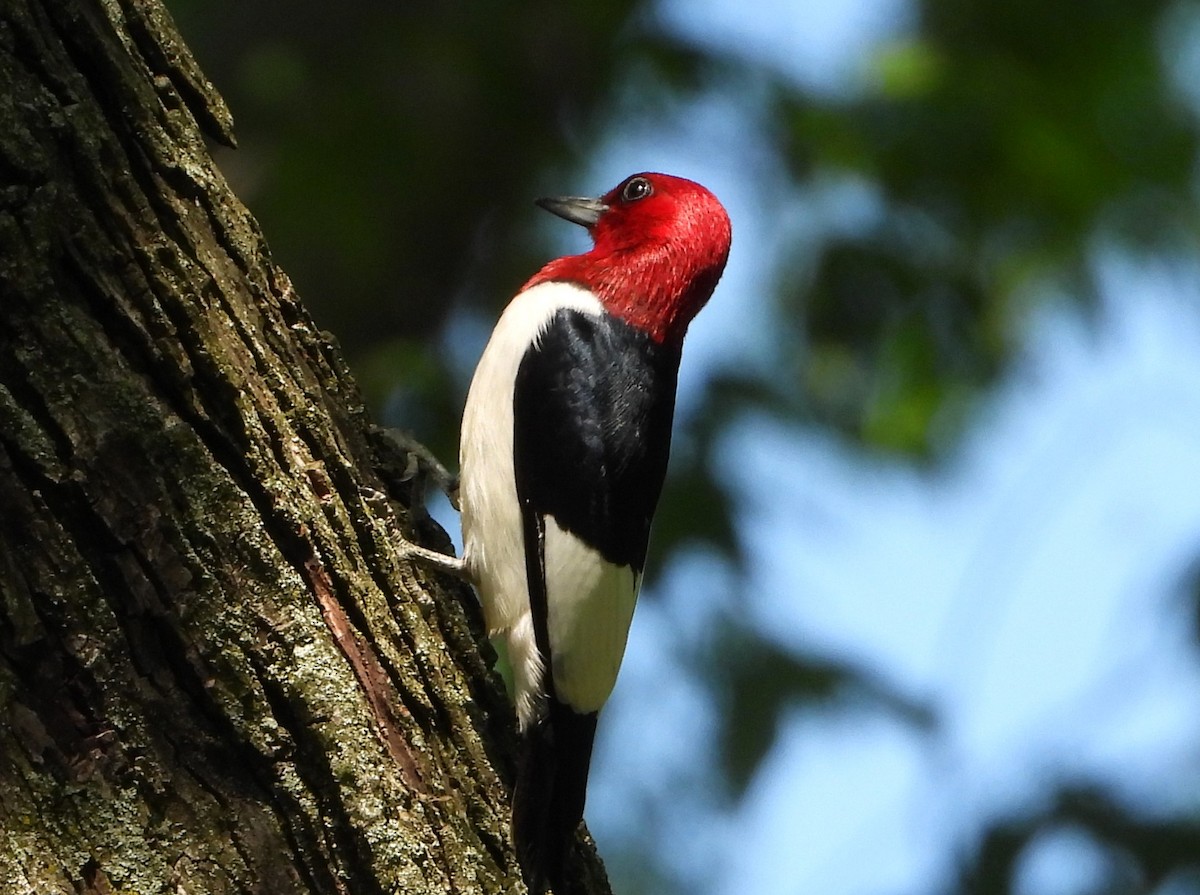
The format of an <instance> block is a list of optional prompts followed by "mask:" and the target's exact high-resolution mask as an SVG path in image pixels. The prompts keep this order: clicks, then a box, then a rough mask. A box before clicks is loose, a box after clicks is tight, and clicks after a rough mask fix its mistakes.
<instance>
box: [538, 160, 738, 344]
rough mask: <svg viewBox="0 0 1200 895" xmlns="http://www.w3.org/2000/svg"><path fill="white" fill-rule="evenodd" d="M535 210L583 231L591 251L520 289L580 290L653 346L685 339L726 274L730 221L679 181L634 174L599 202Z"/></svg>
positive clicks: (711, 199) (552, 203)
mask: <svg viewBox="0 0 1200 895" xmlns="http://www.w3.org/2000/svg"><path fill="white" fill-rule="evenodd" d="M538 205H540V206H541V207H543V208H545V209H547V210H548V211H552V212H554V213H555V214H557V215H559V216H560V217H563V218H566V219H567V220H569V221H573V222H574V223H577V224H581V225H583V226H584V227H587V229H588V232H589V233H590V234H591V236H592V241H593V243H594V245H593V247H592V250H591V251H590V252H587V253H585V254H583V255H572V256H569V257H566V258H558V259H557V260H555V261H551V262H550V263H549V264H547V265H546V266H545V267H543V268H542V269H541V270H540V271H539V272H538V273H537V275H536V276H534V277H533V279H532V280H530V281H529V282H528V283H527V284H526V286H525V288H529V287H530V286H534V285H536V284H538V283H543V282H547V281H552V280H559V281H564V280H565V281H568V282H574V283H579V284H580V285H581V286H585V287H586V288H588V289H590V290H591V291H592V293H593V294H595V296H596V297H597V298H598V299H600V301H601V302H602V303H603V304H604V306H605V308H606V309H607V310H608V311H609V313H611V314H614V315H616V316H618V317H621V318H622V319H624V320H626V321H628V322H629V323H631V324H633V325H634V326H637V327H639V328H640V329H643V330H645V331H646V332H648V333H649V334H650V335H651V336H652V337H653V338H654V339H655V340H657V341H659V342H666V341H674V340H681V339H682V338H683V336H684V334H685V333H686V332H687V327H688V324H689V323H691V321H692V318H693V317H695V316H696V314H697V313H698V312H699V311H700V309H701V308H702V307H704V304H705V302H707V301H708V299H709V297H710V296H711V295H712V293H713V289H715V288H716V285H717V281H718V280H719V279H720V278H721V273H722V272H723V271H724V270H725V261H726V259H727V258H728V257H729V241H730V238H731V230H730V226H729V215H728V214H726V212H725V209H724V208H723V207H722V206H721V203H720V202H718V201H717V197H716V196H714V195H713V194H712V193H710V192H709V191H708V190H707V189H705V188H704V187H702V186H700V184H698V183H693V182H692V181H690V180H685V179H684V178H682V177H672V176H670V175H668V174H634V175H633V176H632V177H628V178H626V179H625V180H624V181H623V182H622V183H621V184H620V185H619V186H617V187H616V188H615V189H613V190H611V191H610V192H608V193H606V194H605V195H604V196H601V197H600V198H599V199H577V198H560V199H539V200H538Z"/></svg>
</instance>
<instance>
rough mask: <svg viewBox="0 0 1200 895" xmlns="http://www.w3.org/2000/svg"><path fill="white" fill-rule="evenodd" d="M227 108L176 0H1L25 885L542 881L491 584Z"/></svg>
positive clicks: (13, 696) (0, 759)
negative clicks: (371, 383) (422, 553)
mask: <svg viewBox="0 0 1200 895" xmlns="http://www.w3.org/2000/svg"><path fill="white" fill-rule="evenodd" d="M202 132H203V133H207V135H208V136H209V137H211V138H212V139H214V140H217V141H220V142H223V143H232V141H233V135H232V125H231V120H230V116H229V114H228V112H227V111H226V109H225V107H224V105H223V103H222V101H221V100H220V98H219V97H218V96H217V94H216V93H215V91H214V90H213V88H212V87H211V85H210V84H209V83H208V82H207V81H206V80H205V78H204V77H203V75H202V74H201V73H200V72H199V70H198V68H197V67H196V65H195V63H194V62H193V60H192V58H191V57H190V55H189V54H188V52H187V50H186V48H185V47H184V46H183V44H182V42H181V40H180V38H179V37H178V35H177V33H176V32H175V29H174V26H173V24H172V23H171V21H170V19H169V17H168V16H167V14H166V12H165V11H164V10H163V8H162V6H161V5H160V4H159V3H157V2H153V0H145V2H143V0H0V892H3V893H6V895H7V893H26V892H28V893H37V895H47V893H58V892H62V893H73V895H74V893H109V892H136V893H139V895H148V893H157V892H172V893H224V892H241V893H245V892H255V893H272V895H275V893H289V892H316V893H354V895H361V893H384V892H389V893H425V892H429V893H435V892H436V893H439V895H440V893H444V892H459V893H474V892H479V893H494V892H508V891H519V890H521V889H522V886H521V884H520V882H519V872H518V870H517V866H516V862H515V860H514V858H513V855H512V851H511V846H510V843H509V841H508V835H507V826H508V820H509V818H508V791H509V786H508V784H509V783H510V778H511V765H512V755H513V736H512V721H511V716H512V712H511V709H510V707H509V706H508V703H507V700H506V699H505V697H504V694H503V690H502V688H501V686H500V684H499V682H498V679H497V678H496V676H495V675H494V673H493V672H492V671H491V670H490V663H491V659H492V656H491V654H490V650H489V648H488V647H487V645H486V641H485V640H484V639H483V636H482V631H481V623H480V618H479V614H478V611H477V608H476V604H475V600H474V597H473V595H472V594H471V593H470V591H469V590H468V589H466V588H465V587H462V586H458V585H451V584H448V583H446V582H436V581H433V580H431V578H430V576H427V575H426V574H424V573H423V572H422V571H421V570H419V569H416V568H414V567H412V566H411V565H409V564H407V563H405V562H403V561H401V560H399V559H398V558H397V555H396V553H395V550H394V547H393V544H394V541H395V538H396V537H397V536H398V535H399V534H401V533H403V534H406V535H407V536H409V537H416V536H419V537H420V539H422V540H425V541H427V542H428V541H430V540H431V539H432V542H433V544H434V545H435V546H440V547H442V548H443V549H448V547H449V543H448V541H447V539H446V538H445V535H444V533H442V532H441V531H440V529H437V527H436V525H434V524H433V523H432V522H431V521H429V520H428V517H426V516H425V515H424V513H423V511H422V510H421V509H420V502H419V498H420V493H419V492H420V490H421V482H420V476H419V475H416V476H414V475H413V474H412V472H413V470H412V469H411V468H410V467H411V463H410V462H409V459H410V458H408V457H406V456H405V455H404V454H403V453H401V452H397V451H395V450H394V449H393V448H391V447H390V442H388V441H387V440H386V439H383V438H380V437H379V436H378V433H376V432H374V431H373V430H372V428H371V425H370V422H369V420H368V417H367V414H366V412H365V410H364V408H363V406H362V402H361V400H360V397H359V394H358V392H357V390H356V388H355V386H354V384H353V382H352V381H351V378H350V376H349V375H348V374H347V372H346V370H345V368H344V366H343V363H342V361H341V359H340V357H339V354H338V351H337V348H336V347H335V345H334V344H333V343H332V341H331V340H330V339H329V337H327V336H326V335H325V334H323V333H321V332H319V331H317V330H316V328H315V327H314V326H313V324H312V321H311V320H310V318H309V316H308V314H307V313H306V311H305V310H304V308H303V307H302V306H301V304H300V303H299V301H298V299H297V297H296V295H295V293H294V292H293V290H292V288H291V285H290V283H289V282H288V279H287V277H286V276H285V275H284V274H283V273H282V271H280V270H279V269H278V268H277V267H276V266H275V265H274V264H273V263H272V261H271V258H270V256H269V254H268V252H267V249H266V246H265V244H264V242H263V239H262V236H261V234H260V233H259V231H258V228H257V226H256V224H255V222H254V221H253V220H252V218H251V217H250V216H249V214H248V213H247V211H246V210H245V208H244V207H243V206H242V205H241V204H240V203H239V202H238V201H237V199H236V198H234V196H233V195H232V194H231V193H230V191H229V189H228V187H227V186H226V184H225V182H224V180H223V179H222V177H221V175H220V173H219V172H218V171H217V169H216V168H215V167H214V165H213V164H212V162H211V160H210V158H209V154H208V151H207V149H206V147H205V145H204V142H203V136H202ZM585 852H586V855H585ZM580 854H581V855H584V858H585V859H584V860H583V861H582V863H581V870H582V872H581V877H582V878H581V881H580V889H579V891H586V892H606V891H607V884H606V883H605V882H604V879H603V871H602V869H601V868H600V865H599V862H598V860H597V859H596V858H595V856H594V852H593V851H592V850H591V848H590V846H589V847H587V848H581V850H580Z"/></svg>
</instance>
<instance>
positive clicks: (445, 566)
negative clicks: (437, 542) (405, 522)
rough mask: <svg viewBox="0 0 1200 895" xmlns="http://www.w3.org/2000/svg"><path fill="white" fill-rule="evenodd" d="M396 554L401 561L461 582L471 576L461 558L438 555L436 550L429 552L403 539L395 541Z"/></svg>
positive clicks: (426, 548) (445, 554) (444, 554)
mask: <svg viewBox="0 0 1200 895" xmlns="http://www.w3.org/2000/svg"><path fill="white" fill-rule="evenodd" d="M396 552H397V553H399V554H400V556H401V557H402V558H403V559H408V560H412V561H413V562H415V563H418V564H419V565H422V566H425V567H426V568H428V569H435V570H437V571H439V572H445V573H446V574H448V575H453V576H454V577H456V578H461V579H462V580H463V581H470V580H471V576H470V575H469V574H468V573H467V566H466V563H464V562H463V560H462V558H461V557H458V556H451V555H450V554H449V553H439V552H438V551H437V550H430V549H429V548H428V547H422V546H421V545H420V544H414V543H413V542H412V541H406V540H404V539H403V538H397V539H396Z"/></svg>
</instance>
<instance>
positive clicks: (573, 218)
mask: <svg viewBox="0 0 1200 895" xmlns="http://www.w3.org/2000/svg"><path fill="white" fill-rule="evenodd" d="M533 201H534V204H535V205H537V206H538V207H539V208H544V209H546V211H548V212H550V213H551V214H556V215H558V216H559V217H560V218H564V219H566V220H568V221H570V222H571V223H572V224H579V225H580V226H581V227H587V228H588V229H589V230H591V229H592V228H593V227H595V226H596V222H597V221H598V220H600V215H602V214H604V212H606V211H608V206H607V205H605V204H604V203H603V202H601V201H600V200H599V199H583V198H579V197H577V196H555V197H553V198H550V199H534V200H533Z"/></svg>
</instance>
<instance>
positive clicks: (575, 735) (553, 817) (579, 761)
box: [512, 698, 596, 895]
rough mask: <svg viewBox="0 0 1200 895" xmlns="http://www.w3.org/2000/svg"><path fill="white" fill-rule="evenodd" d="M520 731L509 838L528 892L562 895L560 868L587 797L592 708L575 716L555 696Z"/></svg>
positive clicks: (593, 725) (562, 872)
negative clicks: (547, 891) (550, 891)
mask: <svg viewBox="0 0 1200 895" xmlns="http://www.w3.org/2000/svg"><path fill="white" fill-rule="evenodd" d="M546 701H547V703H548V704H549V711H548V712H547V713H546V715H545V717H543V718H542V719H541V720H540V721H538V722H537V723H536V724H534V725H533V727H531V728H530V729H529V730H527V731H525V733H524V735H523V736H522V743H521V763H520V767H519V768H518V769H517V788H516V792H515V793H514V794H513V819H512V832H513V842H514V844H515V845H516V849H517V860H519V861H520V862H521V870H522V872H523V873H524V874H525V884H526V885H527V886H528V887H529V891H530V892H532V893H533V895H541V893H542V892H544V891H545V889H546V886H547V885H548V886H550V888H551V889H553V890H554V893H555V895H566V893H567V891H568V890H567V886H566V866H567V856H568V855H569V854H570V850H571V843H572V842H573V841H574V839H575V831H576V829H577V828H578V827H579V821H580V820H582V819H583V803H584V799H585V798H586V796H587V778H588V766H589V765H590V764H591V761H592V740H593V739H594V738H595V736H596V712H592V713H591V714H588V715H579V714H576V713H575V712H573V711H571V710H570V709H569V708H567V707H566V706H565V705H563V704H562V703H561V702H559V701H558V700H556V699H553V698H549V699H547V700H546Z"/></svg>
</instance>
